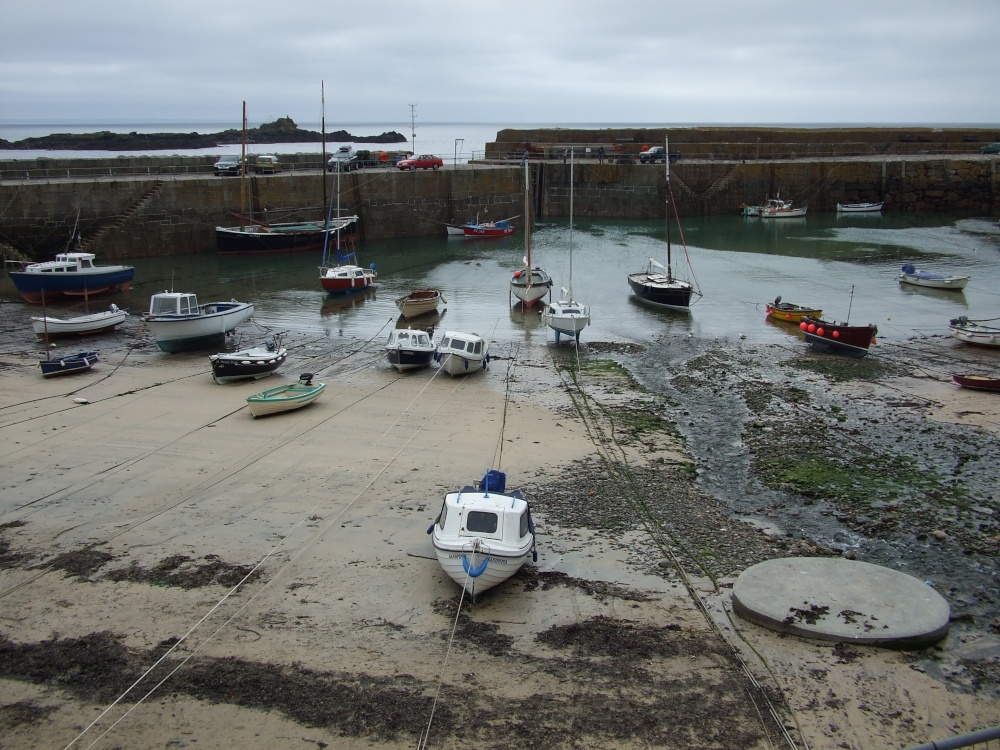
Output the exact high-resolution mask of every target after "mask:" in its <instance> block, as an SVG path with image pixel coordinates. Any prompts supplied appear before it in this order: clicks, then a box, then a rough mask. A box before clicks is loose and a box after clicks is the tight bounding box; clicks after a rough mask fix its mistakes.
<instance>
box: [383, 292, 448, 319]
mask: <svg viewBox="0 0 1000 750" xmlns="http://www.w3.org/2000/svg"><path fill="white" fill-rule="evenodd" d="M442 302H444V303H445V304H448V300H446V299H445V298H444V295H443V294H442V293H441V290H440V289H415V290H414V291H412V292H410V293H409V294H407V295H406V296H405V297H399V298H398V299H397V300H396V307H397V308H399V314H400V315H402V316H403V317H404V318H416V317H419V316H421V315H426V314H427V313H431V312H435V311H436V310H437V309H438V305H440V304H441V303H442Z"/></svg>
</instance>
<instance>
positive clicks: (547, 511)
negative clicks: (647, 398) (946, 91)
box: [0, 342, 1000, 750]
mask: <svg viewBox="0 0 1000 750" xmlns="http://www.w3.org/2000/svg"><path fill="white" fill-rule="evenodd" d="M290 353H291V356H290V359H289V362H288V363H287V364H286V365H285V367H284V368H283V370H282V372H281V373H280V374H278V375H275V376H273V377H271V378H269V379H267V380H263V381H259V382H247V383H234V384H228V385H217V384H215V383H214V382H213V380H212V378H211V376H210V371H209V368H208V364H207V360H206V358H205V357H204V355H195V354H191V355H165V354H162V353H160V352H159V351H157V350H155V349H153V348H150V347H146V348H144V349H139V350H133V351H131V352H130V353H129V354H128V356H127V357H125V350H118V351H117V353H114V354H109V355H108V356H107V357H106V358H105V361H103V362H102V363H101V364H100V365H99V366H98V367H97V368H95V369H94V371H92V372H90V373H87V374H82V375H77V376H72V377H67V378H62V379H53V380H43V379H42V378H41V377H40V375H39V373H38V371H37V369H36V368H35V367H34V360H33V359H32V358H30V357H29V356H22V357H17V356H12V355H6V356H5V357H4V361H3V363H2V366H0V456H2V458H0V465H2V467H3V473H2V479H0V488H2V491H0V497H2V499H0V747H3V748H25V749H27V748H53V747H71V746H72V747H91V746H96V747H105V748H153V747H198V748H229V747H240V748H243V750H256V749H258V748H260V749H265V748H266V749H267V750H271V749H272V748H275V747H283V748H289V747H304V748H314V747H319V748H324V747H329V748H357V747H384V748H412V747H417V746H420V745H421V742H422V741H425V743H426V746H427V747H458V746H462V747H468V746H473V745H476V746H480V747H484V748H514V747H518V748H522V747H551V748H591V747H595V748H596V747H601V748H639V747H678V748H679V747H690V748H761V749H763V748H774V747H800V748H805V747H808V748H813V749H814V750H824V749H826V748H829V749H831V750H832V749H833V748H903V747H907V746H909V745H916V744H919V743H921V742H925V741H928V740H930V739H935V738H941V737H946V736H950V735H952V734H954V733H959V732H966V731H973V730H977V729H981V728H983V727H987V726H992V725H996V724H998V723H1000V708H998V702H997V700H996V699H995V698H994V697H992V696H991V695H990V694H989V693H988V692H987V693H984V692H970V691H965V690H959V689H956V688H955V687H954V686H952V685H949V683H948V681H947V680H946V679H942V678H941V676H940V675H933V676H932V675H931V674H930V673H929V672H928V670H926V669H924V668H922V667H921V666H920V664H921V663H923V662H924V661H926V659H927V654H926V653H924V654H921V655H914V654H907V653H900V652H894V651H888V650H881V649H877V648H864V647H857V646H844V645H836V644H831V643H818V642H810V641H806V640H802V639H797V638H791V637H782V636H780V635H778V634H775V633H772V632H769V631H767V630H764V629H762V628H759V627H756V626H754V625H751V624H749V623H746V622H742V621H740V620H739V619H738V618H736V617H735V616H734V615H732V614H731V611H730V605H729V588H728V587H729V586H731V582H732V579H733V577H734V576H735V575H738V573H739V566H738V565H737V564H736V563H734V564H733V565H732V566H730V568H731V569H728V570H723V571H721V575H718V576H714V575H713V576H705V575H703V574H702V572H701V571H699V570H698V569H695V568H692V567H690V566H686V565H684V564H683V562H680V563H679V562H678V561H679V559H680V558H679V557H678V554H677V550H678V549H680V548H682V547H683V546H684V545H683V542H684V540H683V539H677V538H669V537H668V536H666V535H665V534H664V531H663V530H664V528H666V525H665V524H663V523H660V522H658V521H657V520H656V519H657V513H658V511H657V507H656V501H657V499H658V498H660V497H661V496H662V497H663V499H664V502H668V500H669V502H670V503H675V502H676V503H679V502H682V501H683V502H691V503H701V504H700V505H697V506H696V510H695V509H692V508H694V507H695V506H691V507H689V508H687V509H686V510H685V513H687V514H688V515H689V516H691V517H696V520H694V521H692V522H693V523H700V524H701V525H702V526H703V527H704V528H703V529H702V530H703V531H704V533H706V534H710V535H711V534H715V535H716V536H719V537H722V536H725V537H726V538H728V539H733V538H736V539H744V540H745V542H743V543H741V546H742V547H743V548H744V549H745V551H747V554H748V555H749V551H754V554H753V555H749V556H750V557H751V558H753V559H759V557H761V556H765V557H766V556H767V555H782V554H787V553H788V550H789V548H790V547H791V546H794V545H793V541H788V540H785V541H784V542H782V544H778V543H777V542H776V540H775V539H773V538H772V537H770V536H768V535H767V534H765V533H764V532H763V531H762V530H760V529H758V528H754V527H751V526H750V525H748V524H743V523H740V522H738V521H735V520H733V519H731V518H727V517H726V515H725V513H724V511H722V510H721V509H719V508H716V507H713V506H712V504H711V502H710V499H707V498H703V497H700V496H698V495H697V493H694V492H691V491H690V486H691V481H690V474H685V472H684V471H683V469H684V466H685V462H686V461H687V459H686V458H685V456H684V452H683V446H682V445H680V443H679V442H678V441H677V439H676V438H672V437H670V434H669V433H668V432H664V433H661V434H657V435H654V436H649V435H646V436H645V437H644V438H643V439H642V440H632V441H630V440H627V439H623V438H622V437H621V436H620V435H618V436H613V437H609V436H611V435H612V431H611V430H609V429H608V422H607V416H606V414H607V412H606V411H605V410H614V409H619V408H624V407H628V406H635V405H637V404H638V405H640V406H641V403H640V402H641V401H642V399H643V398H644V397H643V396H641V395H637V394H635V393H630V392H628V391H627V389H626V388H625V386H624V385H623V384H621V383H615V382H613V378H614V376H613V375H597V374H591V375H587V374H584V375H581V377H580V381H579V384H580V386H581V388H579V389H578V388H575V387H572V386H570V385H568V384H567V383H568V381H567V380H566V379H565V373H560V372H559V371H558V370H557V368H556V367H555V366H554V363H553V361H552V360H551V359H548V358H547V357H546V356H545V355H544V354H538V357H539V358H538V359H530V358H526V359H521V360H519V361H517V362H511V361H509V360H503V359H499V360H497V361H495V362H494V363H493V366H492V369H491V370H490V372H488V373H485V374H480V375H475V376H472V377H468V378H464V379H450V378H448V377H447V376H446V375H444V374H440V375H436V372H437V371H436V370H434V369H433V368H432V369H428V370H424V371H420V372H417V373H412V374H408V375H404V376H400V375H399V374H397V373H395V372H394V371H392V370H391V369H390V368H388V366H387V365H385V363H384V361H383V359H382V356H381V352H380V351H379V350H378V349H377V347H375V346H374V345H372V346H371V347H370V348H369V351H366V352H364V351H363V352H359V353H357V354H353V355H351V356H347V355H346V352H345V351H343V350H341V351H338V352H324V351H317V350H315V349H306V348H296V347H295V343H294V342H290ZM529 356H531V355H529ZM306 369H308V370H310V371H313V372H318V373H320V374H321V378H322V380H323V381H324V382H327V383H328V387H327V390H326V392H325V393H324V395H323V397H322V398H321V399H320V400H319V401H318V402H317V403H315V404H314V405H312V406H310V407H308V408H305V409H302V410H300V411H297V412H292V413H288V414H284V415H278V416H273V417H268V418H265V419H259V420H254V419H252V418H251V417H250V415H249V413H248V411H247V409H246V407H245V401H244V399H245V398H246V396H247V395H249V394H250V393H253V392H256V391H258V390H262V389H263V388H264V387H272V386H274V385H277V384H279V383H280V382H282V381H283V380H285V379H292V378H294V377H296V375H297V374H298V372H301V371H303V370H306ZM920 387H922V388H926V389H930V390H932V391H933V392H934V398H935V400H936V403H940V404H941V408H940V413H937V414H936V415H935V417H936V418H942V419H948V418H956V419H958V418H969V416H968V415H969V413H970V412H978V413H980V414H981V413H982V411H983V408H982V400H981V399H979V400H977V401H976V407H975V408H973V407H972V406H971V401H970V402H969V404H964V402H963V401H962V399H966V398H969V395H968V394H967V393H964V392H961V391H958V390H956V389H951V388H948V389H947V392H946V391H945V388H944V384H940V383H935V382H932V381H924V382H922V383H921V384H920ZM79 399H86V402H87V403H77V400H79ZM581 403H584V404H585V406H584V407H582V408H581V406H580V404H581ZM991 408H992V407H991ZM977 418H978V417H977ZM997 420H998V414H997V413H996V411H995V410H994V412H993V413H992V415H990V416H989V417H988V418H985V421H986V422H987V423H989V424H992V425H994V428H995V425H996V424H997ZM588 465H590V466H593V467H596V468H594V470H593V475H592V476H590V478H588V477H586V476H583V475H581V473H580V472H581V469H580V467H581V466H584V467H585V466H588ZM489 467H494V468H496V467H499V468H502V469H503V470H504V471H505V472H506V473H507V475H508V484H509V486H514V487H516V486H519V485H522V484H530V485H531V486H532V487H535V488H540V489H541V491H540V492H538V493H536V494H537V496H533V497H531V500H532V501H533V503H534V513H535V516H536V522H537V526H538V547H539V559H538V562H537V563H536V564H535V565H533V566H530V567H529V568H526V569H524V570H522V571H521V573H519V574H518V575H517V576H516V577H515V578H513V579H511V580H510V581H508V582H507V583H506V584H505V585H503V586H501V587H498V588H497V589H494V590H493V591H491V592H488V593H487V594H486V595H484V596H483V597H482V598H481V600H480V601H478V602H477V603H475V604H474V605H473V604H471V603H470V602H469V601H468V599H467V598H466V599H465V600H464V601H463V603H462V607H461V612H460V613H459V610H458V605H459V600H460V596H459V594H460V592H459V589H458V587H457V586H456V585H455V584H454V583H453V582H452V581H451V580H450V579H448V578H447V577H446V576H445V575H444V574H443V573H442V571H441V569H440V568H439V566H438V564H437V561H436V560H435V559H434V557H433V551H432V549H431V546H430V542H429V537H428V536H427V534H426V529H427V527H428V526H429V525H430V524H431V523H432V521H433V519H434V517H435V516H436V514H437V511H438V507H439V505H440V502H441V499H442V497H443V495H444V493H445V492H446V491H449V490H452V489H454V488H456V487H458V486H461V485H463V484H466V483H469V482H470V481H471V480H472V479H476V478H479V477H480V476H481V475H482V474H483V472H484V471H485V469H487V468H489ZM602 467H603V468H602ZM608 467H611V468H608ZM622 467H627V469H622ZM619 472H621V473H619ZM644 473H648V474H650V475H652V476H653V477H655V482H656V483H654V484H653V485H652V487H653V489H646V490H643V491H642V492H641V493H640V494H642V495H643V496H644V497H646V498H647V499H648V501H649V502H648V505H649V508H650V510H649V518H648V519H639V521H638V522H637V521H636V519H632V520H631V522H626V523H624V524H622V525H621V526H620V527H615V526H614V524H611V525H610V526H609V527H607V528H603V529H602V528H594V527H588V526H587V525H585V524H573V523H572V522H571V520H569V519H571V518H572V517H573V516H572V513H570V512H568V511H566V506H569V505H573V506H574V507H575V508H576V512H581V511H582V512H584V513H585V512H586V510H587V508H588V506H590V505H591V504H593V505H594V507H596V506H598V505H599V504H600V503H601V501H602V497H601V493H600V491H599V490H598V489H595V488H598V487H600V481H599V480H600V479H601V478H602V475H614V476H628V477H632V478H634V477H641V476H642V475H644ZM574 477H579V481H578V482H577V483H576V484H574ZM557 485H558V486H559V487H561V488H563V489H562V490H561V491H560V492H561V496H562V499H560V500H559V502H556V499H555V497H554V496H555V495H556V494H557V493H555V492H554V491H553V498H546V497H545V496H544V495H545V491H544V488H546V487H547V486H552V487H555V486H557ZM647 486H648V485H647ZM574 487H575V488H576V489H574ZM567 488H568V489H567ZM667 496H670V497H669V498H668V497H667ZM670 507H676V506H670ZM628 512H629V511H627V510H626V511H625V513H626V514H627V513H628ZM734 555H735V553H734ZM734 559H735V558H734ZM753 559H749V560H747V562H748V563H749V562H752V561H753ZM424 735H426V737H424ZM422 737H423V738H424V739H423V740H422Z"/></svg>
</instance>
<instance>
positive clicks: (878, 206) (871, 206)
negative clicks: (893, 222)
mask: <svg viewBox="0 0 1000 750" xmlns="http://www.w3.org/2000/svg"><path fill="white" fill-rule="evenodd" d="M837 213H838V214H875V213H882V202H881V201H879V202H878V203H838V204H837Z"/></svg>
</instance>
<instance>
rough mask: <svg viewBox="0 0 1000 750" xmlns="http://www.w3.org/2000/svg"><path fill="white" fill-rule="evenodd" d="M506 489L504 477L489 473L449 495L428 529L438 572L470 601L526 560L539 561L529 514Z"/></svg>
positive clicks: (520, 500)
mask: <svg viewBox="0 0 1000 750" xmlns="http://www.w3.org/2000/svg"><path fill="white" fill-rule="evenodd" d="M506 483H507V477H506V475H505V474H504V473H503V472H501V471H496V470H492V469H491V470H490V471H488V472H486V475H485V476H484V477H483V479H482V481H480V482H477V483H476V484H474V485H473V486H468V485H467V486H465V487H463V488H462V489H461V490H459V491H458V492H449V493H448V494H446V495H445V498H444V503H443V504H442V506H441V512H440V513H439V514H438V517H437V519H435V521H434V523H433V525H432V526H431V527H430V528H429V529H427V533H428V534H430V535H431V537H432V543H433V545H434V552H435V554H436V555H437V558H438V562H439V563H440V565H441V568H442V570H444V572H445V573H446V574H447V575H448V576H449V577H450V578H451V579H452V580H453V581H454V582H455V583H457V584H458V585H459V586H461V587H462V588H464V589H465V591H466V592H468V593H469V595H470V596H472V598H473V601H474V600H475V597H476V596H478V595H479V594H482V593H483V592H484V591H488V590H489V589H491V588H493V587H494V586H496V585H498V584H500V583H503V582H504V581H506V580H507V579H509V578H510V577H511V576H512V575H514V574H515V573H516V572H517V571H519V570H520V569H521V567H522V566H523V565H524V564H525V563H526V562H527V561H528V557H529V555H530V556H531V558H532V560H537V559H538V555H537V551H536V548H535V523H534V521H533V520H532V518H531V508H530V507H529V505H528V501H527V500H526V499H525V498H524V495H523V494H522V493H521V491H520V490H511V491H509V492H508V491H507V488H506Z"/></svg>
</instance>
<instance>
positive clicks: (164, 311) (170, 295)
mask: <svg viewBox="0 0 1000 750" xmlns="http://www.w3.org/2000/svg"><path fill="white" fill-rule="evenodd" d="M200 312H201V308H200V307H199V305H198V296H197V295H196V294H188V293H185V292H160V293H159V294H154V295H153V296H152V297H151V298H150V300H149V314H150V315H151V316H162V315H198V314H199V313H200Z"/></svg>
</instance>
